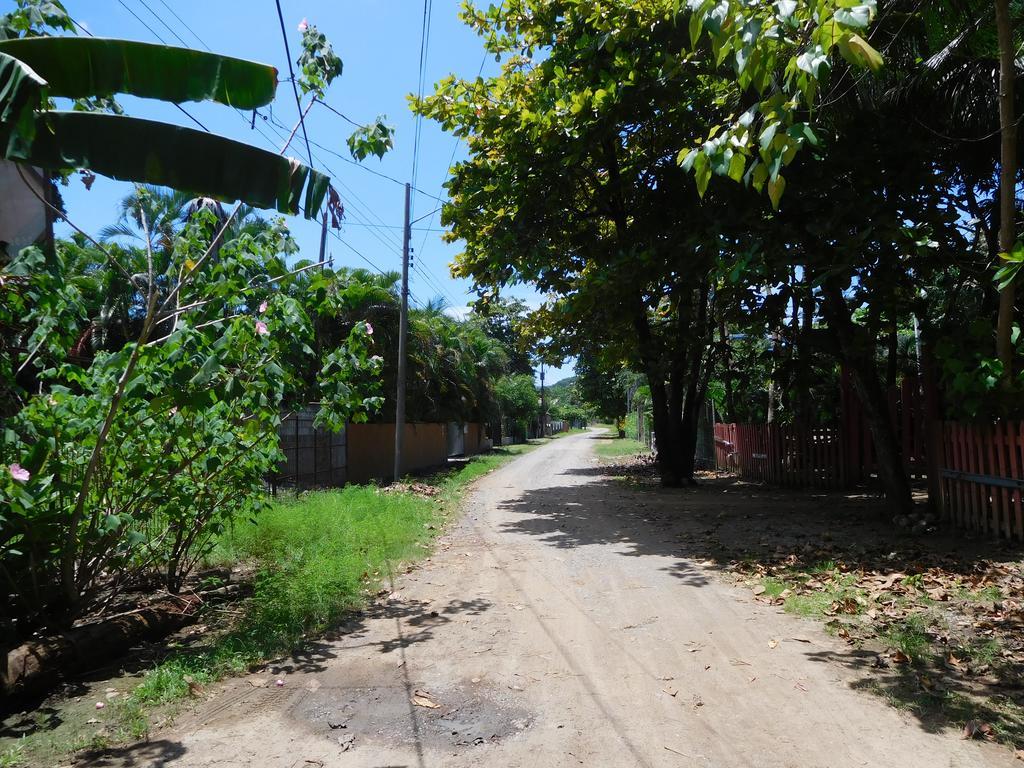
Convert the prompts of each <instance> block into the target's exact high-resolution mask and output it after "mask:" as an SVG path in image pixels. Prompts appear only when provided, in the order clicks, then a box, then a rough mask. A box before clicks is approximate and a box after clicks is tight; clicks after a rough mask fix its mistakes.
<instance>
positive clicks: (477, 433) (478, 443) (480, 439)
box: [466, 424, 491, 456]
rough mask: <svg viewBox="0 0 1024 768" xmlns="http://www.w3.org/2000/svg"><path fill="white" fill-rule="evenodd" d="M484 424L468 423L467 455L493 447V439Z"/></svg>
mask: <svg viewBox="0 0 1024 768" xmlns="http://www.w3.org/2000/svg"><path fill="white" fill-rule="evenodd" d="M485 430H486V428H485V427H484V425H483V424H468V425H467V429H466V455H467V456H474V455H476V454H478V453H483V452H484V451H489V450H490V449H491V441H490V438H488V437H487V436H486V434H485Z"/></svg>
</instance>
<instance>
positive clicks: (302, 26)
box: [299, 18, 309, 32]
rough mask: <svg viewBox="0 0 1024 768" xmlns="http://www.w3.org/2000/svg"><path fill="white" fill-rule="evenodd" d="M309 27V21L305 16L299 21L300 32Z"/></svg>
mask: <svg viewBox="0 0 1024 768" xmlns="http://www.w3.org/2000/svg"><path fill="white" fill-rule="evenodd" d="M307 29H309V22H308V21H306V19H305V18H303V19H302V21H300V22H299V32H305V31H306V30H307Z"/></svg>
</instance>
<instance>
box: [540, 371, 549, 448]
mask: <svg viewBox="0 0 1024 768" xmlns="http://www.w3.org/2000/svg"><path fill="white" fill-rule="evenodd" d="M540 436H541V437H547V436H548V406H547V403H545V402H544V361H543V360H541V361H540Z"/></svg>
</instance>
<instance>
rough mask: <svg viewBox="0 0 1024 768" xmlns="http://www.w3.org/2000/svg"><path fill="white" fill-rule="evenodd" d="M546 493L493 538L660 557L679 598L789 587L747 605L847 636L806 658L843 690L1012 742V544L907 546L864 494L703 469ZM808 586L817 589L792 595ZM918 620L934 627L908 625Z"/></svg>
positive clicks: (641, 469)
mask: <svg viewBox="0 0 1024 768" xmlns="http://www.w3.org/2000/svg"><path fill="white" fill-rule="evenodd" d="M554 482H555V485H554V486H553V487H550V488H544V489H537V490H530V491H527V492H525V493H524V494H523V496H522V497H521V498H518V499H513V500H510V501H507V502H505V503H504V504H503V505H502V508H503V509H504V510H505V511H506V512H508V513H511V516H512V518H513V519H512V520H510V521H506V522H504V523H503V524H502V526H501V527H502V529H503V530H505V531H506V532H510V533H522V534H528V535H530V536H534V537H536V538H537V539H539V540H540V541H542V542H544V543H545V544H547V545H549V546H553V547H558V548H561V549H573V548H578V547H587V546H591V545H607V546H611V547H612V548H613V549H614V551H617V552H618V553H619V554H621V555H622V556H624V557H655V558H663V559H665V561H666V564H665V565H663V566H661V567H662V569H663V570H665V571H667V572H668V573H670V574H672V575H673V576H675V577H677V578H679V579H680V580H681V581H682V582H683V583H684V584H685V585H687V586H698V587H699V586H703V585H704V584H706V583H707V581H708V578H709V576H710V574H709V571H710V572H714V571H721V572H723V575H724V576H725V577H726V578H730V579H731V578H738V579H740V580H742V581H744V582H745V583H747V584H748V585H749V586H751V587H752V588H753V587H755V586H758V585H763V584H766V583H769V582H772V581H773V580H774V581H775V584H776V586H774V589H776V590H782V589H783V588H787V587H792V592H793V593H794V595H795V598H796V603H795V605H791V604H790V599H789V598H787V597H785V595H784V596H783V597H781V598H780V597H778V593H777V592H775V593H768V594H762V595H760V596H758V597H756V598H754V599H757V600H758V601H760V602H764V603H768V604H771V605H775V606H778V607H779V608H780V609H781V608H783V605H784V604H785V606H784V607H785V609H786V610H787V611H792V612H794V613H797V614H798V615H807V616H812V617H814V618H817V619H819V620H820V621H822V622H825V623H826V624H827V625H828V627H829V628H830V631H832V632H833V633H837V634H839V636H840V637H841V638H846V639H847V643H846V644H845V645H844V643H842V642H838V641H837V643H836V645H835V648H834V649H831V650H828V651H826V652H820V653H809V654H808V657H809V658H810V659H811V660H813V661H817V662H823V663H824V662H827V663H831V664H835V665H839V666H842V667H845V668H846V669H847V670H848V671H850V672H851V673H852V675H850V676H848V679H849V684H850V685H851V686H852V687H854V688H856V689H863V690H866V691H870V692H873V693H876V694H878V695H881V696H882V697H884V698H885V699H886V700H887V701H889V702H890V703H891V704H893V705H894V706H897V707H899V708H901V709H903V710H906V711H908V712H909V713H911V714H913V716H914V717H915V718H916V719H917V721H918V722H919V724H920V726H921V728H922V729H923V730H926V731H929V732H934V731H938V730H942V729H944V728H949V727H952V728H955V729H957V730H959V729H960V728H962V727H963V726H964V723H965V722H968V721H977V722H979V723H981V722H985V723H992V724H993V725H995V727H996V728H997V730H998V733H997V735H998V737H999V738H1000V740H1002V741H1005V742H1009V743H1013V744H1017V745H1018V746H1019V745H1022V744H1024V664H1022V661H1021V660H1022V659H1024V633H1022V631H1021V629H1022V628H1024V611H1021V610H1018V609H1017V608H1014V605H1016V604H1018V603H1019V602H1020V600H1019V598H1021V596H1022V594H1021V592H1020V590H1018V589H1016V588H1015V587H1014V586H1013V585H1014V584H1017V583H1019V581H1020V575H1021V574H1022V573H1024V568H1022V567H1021V563H1020V561H1021V559H1022V547H1021V546H1020V545H1010V544H1007V543H1003V542H997V541H993V540H992V539H990V538H986V537H984V536H980V535H972V534H969V533H965V532H963V531H958V530H951V529H947V530H941V531H939V532H938V533H935V534H932V535H929V536H925V537H921V536H915V535H912V534H910V533H908V532H905V531H902V530H899V529H897V528H896V527H895V526H894V525H893V524H892V523H891V521H890V519H889V517H890V514H889V512H888V510H887V508H886V506H885V504H884V501H883V500H882V499H881V498H879V497H878V496H877V495H875V494H873V493H872V492H870V491H859V492H852V493H840V492H828V491H819V490H792V489H785V490H783V489H778V488H770V487H767V486H762V485H756V484H752V483H747V482H744V481H741V480H738V479H736V478H733V477H729V476H716V475H714V474H711V473H706V474H704V475H703V476H702V477H701V479H700V484H699V485H698V486H696V487H691V488H680V489H666V488H662V487H660V486H659V485H658V483H657V475H656V471H655V468H654V467H653V466H652V464H651V462H649V461H645V460H642V459H641V460H620V461H618V462H615V463H603V464H598V465H590V466H582V467H577V468H572V469H569V470H567V471H565V472H563V473H562V474H561V475H560V476H556V478H554ZM776 574H778V576H776ZM818 574H827V575H818ZM786 579H788V581H787V580H786ZM872 580H874V581H875V583H876V584H877V583H878V582H879V581H889V582H890V586H889V588H888V590H889V591H891V592H893V593H894V594H888V593H886V594H883V595H881V596H878V595H877V594H876V593H877V589H876V588H875V587H872V586H871V585H870V582H871V581H872ZM808 581H810V582H812V583H814V584H818V582H819V581H821V582H826V585H825V586H826V589H825V590H822V591H818V592H816V593H815V592H812V591H811V590H806V591H801V585H802V584H804V583H806V582H808ZM865 581H867V582H868V585H867V586H865ZM780 582H781V583H780ZM837 584H849V585H850V587H849V589H850V594H851V595H856V596H863V597H864V598H867V599H869V600H870V605H872V606H875V605H877V607H878V614H879V615H878V617H877V619H876V618H871V621H868V620H867V619H868V617H867V616H866V615H865V614H867V613H868V612H869V607H868V605H857V604H856V603H854V605H853V607H847V606H845V605H844V606H836V604H835V603H834V602H833V600H835V599H836V598H835V597H834V596H833V595H832V594H829V593H828V591H827V590H828V589H830V588H832V587H833V586H834V585H837ZM937 585H942V588H941V589H939V588H937ZM769 586H771V585H769ZM818 586H820V585H818ZM959 586H962V587H963V589H962V590H961V589H959ZM758 589H759V590H761V591H762V592H764V590H765V587H764V586H758ZM815 589H817V587H815ZM1000 589H1001V590H1002V596H1001V597H1000V592H999V590H1000ZM929 590H930V591H929ZM1007 590H1009V591H1007ZM786 591H787V592H788V591H789V590H788V589H787V590H786ZM883 591H885V590H883ZM873 593H875V594H873ZM752 597H754V596H752ZM801 601H802V602H801ZM890 610H891V611H892V612H891V613H890ZM924 611H931V612H932V613H931V614H929V616H932V615H934V616H937V617H938V619H937V621H935V622H934V623H931V624H929V623H927V622H922V623H921V624H920V626H918V625H916V624H915V623H914V621H915V615H916V614H918V613H923V612H924ZM871 613H874V611H871ZM929 621H930V619H929ZM964 626H966V627H967V630H966V631H964V630H963V627H964ZM847 628H848V629H849V631H847ZM914 632H916V633H918V634H917V636H913V633H914ZM901 633H903V634H901ZM908 635H910V636H909V637H908ZM901 642H919V643H920V644H921V650H920V655H917V654H911V655H913V656H914V658H913V659H911V660H910V661H909V662H908V661H907V660H906V655H905V654H904V658H903V659H900V654H899V653H898V649H899V648H900V643H901ZM988 656H991V657H992V658H988ZM893 657H895V658H897V659H899V660H898V661H893V660H892V659H893ZM950 658H952V659H953V662H952V663H953V664H955V665H956V666H953V667H951V666H950V664H951V663H950V662H949V659H950Z"/></svg>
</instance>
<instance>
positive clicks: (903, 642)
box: [882, 613, 931, 660]
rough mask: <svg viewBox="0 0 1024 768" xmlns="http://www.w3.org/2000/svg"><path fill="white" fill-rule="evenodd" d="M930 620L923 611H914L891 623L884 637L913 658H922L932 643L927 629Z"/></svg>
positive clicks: (883, 634) (894, 646) (890, 643)
mask: <svg viewBox="0 0 1024 768" xmlns="http://www.w3.org/2000/svg"><path fill="white" fill-rule="evenodd" d="M928 626H929V622H928V618H927V617H926V616H925V615H924V614H923V613H912V614H910V615H908V616H906V617H905V618H903V619H901V620H900V621H898V622H895V623H894V624H892V625H890V626H889V627H888V628H887V629H886V630H885V632H883V633H882V639H883V640H885V641H886V642H887V643H888V644H889V645H891V646H892V647H893V648H897V649H898V650H900V651H902V652H903V653H905V654H906V655H907V656H908V657H909V658H911V659H915V660H917V659H920V658H921V657H922V656H923V655H924V653H925V651H926V650H928V648H929V646H930V645H931V641H930V640H929V639H928V635H927V630H928Z"/></svg>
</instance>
